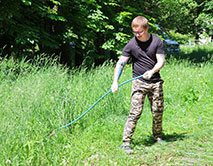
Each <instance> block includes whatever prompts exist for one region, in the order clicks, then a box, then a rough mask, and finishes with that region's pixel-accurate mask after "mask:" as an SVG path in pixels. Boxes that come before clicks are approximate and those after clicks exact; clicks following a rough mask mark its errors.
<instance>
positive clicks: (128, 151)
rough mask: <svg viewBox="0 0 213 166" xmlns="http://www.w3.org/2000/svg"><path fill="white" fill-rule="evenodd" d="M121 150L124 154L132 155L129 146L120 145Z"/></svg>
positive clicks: (132, 151)
mask: <svg viewBox="0 0 213 166" xmlns="http://www.w3.org/2000/svg"><path fill="white" fill-rule="evenodd" d="M121 149H124V151H125V153H126V154H132V153H134V150H132V149H131V148H130V146H124V145H122V146H121Z"/></svg>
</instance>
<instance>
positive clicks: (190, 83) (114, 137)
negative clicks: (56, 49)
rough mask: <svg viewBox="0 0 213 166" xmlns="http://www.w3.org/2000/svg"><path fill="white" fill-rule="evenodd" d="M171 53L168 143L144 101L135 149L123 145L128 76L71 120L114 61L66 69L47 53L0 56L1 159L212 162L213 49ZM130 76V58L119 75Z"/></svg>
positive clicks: (166, 75)
mask: <svg viewBox="0 0 213 166" xmlns="http://www.w3.org/2000/svg"><path fill="white" fill-rule="evenodd" d="M182 50H183V51H182V52H181V53H180V54H179V55H176V56H171V57H170V58H167V62H166V65H165V67H164V68H163V69H162V71H161V76H162V78H163V79H164V81H165V82H164V96H165V112H164V119H163V132H164V135H163V138H164V139H165V141H164V142H163V143H154V142H153V138H152V132H151V130H152V116H151V112H150V106H149V103H148V102H147V101H146V103H145V107H144V110H143V114H142V116H141V118H140V120H139V122H138V125H137V128H136V131H135V133H134V135H133V141H132V145H131V146H132V148H133V149H134V151H135V153H134V154H132V155H126V154H125V153H124V152H123V151H121V150H120V146H121V144H122V135H123V127H124V124H125V122H126V120H127V116H128V113H129V109H130V93H131V83H128V84H125V85H123V86H122V87H120V89H119V91H118V92H117V93H115V94H112V93H110V94H109V95H107V96H106V97H105V98H103V99H102V100H101V101H100V102H99V103H98V104H97V105H96V106H95V107H94V108H93V109H92V110H91V111H90V112H89V113H87V114H86V115H85V116H84V117H83V118H82V119H80V120H79V121H77V122H76V123H74V124H73V125H71V126H69V127H66V128H64V129H62V130H56V133H55V135H53V136H52V137H50V138H47V136H48V135H49V134H50V133H51V132H52V131H53V130H55V129H58V128H60V127H62V126H64V125H65V124H67V123H70V122H71V121H72V120H74V119H76V118H78V117H79V116H80V115H81V114H82V113H84V112H85V111H86V110H87V109H88V108H89V107H90V106H92V104H93V103H94V102H95V101H97V100H98V99H99V98H100V97H101V96H103V95H104V94H105V93H106V92H107V91H108V90H109V89H110V86H111V83H112V78H113V77H112V76H113V70H114V64H113V63H110V62H107V63H105V64H104V65H102V66H100V67H97V68H95V69H89V70H87V69H86V68H82V69H73V70H70V69H67V68H64V67H62V66H60V65H57V63H56V62H55V61H52V60H49V61H48V60H46V59H45V58H43V57H40V58H38V59H37V60H35V62H34V64H32V63H29V62H26V61H24V60H22V61H14V60H13V59H2V60H1V64H0V81H1V82H0V101H1V102H0V110H1V111H0V119H1V120H0V126H1V128H0V165H2V166H4V165H33V166H34V165H39V166H40V165H57V166H58V165H101V166H105V165H109V166H111V165H121V166H136V165H141V166H153V165H154V166H160V165H162V166H165V165H169V166H170V165H184V166H185V165H196V166H197V165H207V166H210V165H213V150H212V149H213V141H212V140H213V122H212V117H213V111H212V110H213V74H212V71H213V65H212V62H213V58H212V57H213V49H212V47H196V48H193V49H191V48H190V49H189V48H183V49H182ZM130 78H132V74H131V65H127V66H126V67H125V70H124V72H123V74H122V76H121V78H120V83H122V82H123V81H126V80H129V79H130Z"/></svg>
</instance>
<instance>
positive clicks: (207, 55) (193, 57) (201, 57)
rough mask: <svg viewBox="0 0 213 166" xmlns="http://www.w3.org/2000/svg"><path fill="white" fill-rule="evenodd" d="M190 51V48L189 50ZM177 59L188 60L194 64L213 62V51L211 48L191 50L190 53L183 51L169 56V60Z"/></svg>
mask: <svg viewBox="0 0 213 166" xmlns="http://www.w3.org/2000/svg"><path fill="white" fill-rule="evenodd" d="M189 49H190V48H189ZM172 57H173V58H176V59H177V60H188V61H190V62H192V63H195V64H196V63H205V62H213V58H212V57H213V49H212V48H211V47H201V46H200V47H196V48H191V51H190V52H188V53H187V52H185V51H181V52H180V53H176V54H169V55H167V58H168V59H170V58H172Z"/></svg>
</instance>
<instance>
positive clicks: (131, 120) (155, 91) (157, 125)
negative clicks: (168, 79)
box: [123, 79, 164, 146]
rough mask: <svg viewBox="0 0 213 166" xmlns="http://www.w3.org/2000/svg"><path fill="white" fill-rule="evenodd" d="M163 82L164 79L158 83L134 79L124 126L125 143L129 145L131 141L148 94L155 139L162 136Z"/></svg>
mask: <svg viewBox="0 0 213 166" xmlns="http://www.w3.org/2000/svg"><path fill="white" fill-rule="evenodd" d="M163 82H164V81H163V80H162V81H159V82H156V83H146V82H143V81H141V80H139V79H137V80H133V83H132V99H131V110H130V113H129V117H128V119H127V122H126V124H125V127H124V134H123V145H125V146H128V145H130V143H131V137H132V135H133V133H134V131H135V128H136V124H137V121H138V120H139V118H140V116H141V114H142V110H143V105H144V101H145V97H146V95H147V96H148V99H149V101H150V105H151V112H152V116H153V125H152V132H153V136H154V139H155V140H157V138H160V137H161V133H162V117H163V110H164V99H163Z"/></svg>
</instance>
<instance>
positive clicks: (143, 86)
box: [111, 16, 165, 153]
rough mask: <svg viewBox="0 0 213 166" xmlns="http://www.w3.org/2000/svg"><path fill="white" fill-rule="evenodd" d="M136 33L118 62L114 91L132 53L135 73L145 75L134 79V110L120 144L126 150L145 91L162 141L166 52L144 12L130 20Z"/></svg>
mask: <svg viewBox="0 0 213 166" xmlns="http://www.w3.org/2000/svg"><path fill="white" fill-rule="evenodd" d="M131 27H132V30H133V33H134V35H135V36H134V37H133V38H132V39H131V40H130V41H129V42H128V43H127V44H126V46H125V47H124V49H123V51H122V56H121V57H120V59H119V61H118V62H117V64H116V67H115V72H114V81H113V83H112V86H111V89H112V92H113V93H114V92H116V91H117V90H118V80H119V78H120V76H121V73H122V70H123V67H124V66H125V64H126V63H127V61H128V60H129V58H130V57H132V61H133V77H137V76H140V75H143V77H141V78H139V79H136V80H133V82H132V96H131V97H132V99H131V110H130V114H129V117H128V120H127V122H126V124H125V127H124V134H123V145H122V146H121V148H123V149H124V150H125V152H126V153H133V152H134V151H133V150H132V149H131V148H130V144H131V137H132V135H133V133H134V130H135V127H136V124H137V121H138V119H139V118H140V116H141V113H142V110H143V105H144V100H145V97H146V95H147V96H148V99H149V101H150V104H151V112H152V116H153V126H152V132H153V136H154V140H155V141H157V142H161V141H162V139H161V133H162V117H163V110H164V103H163V102H164V99H163V87H162V85H163V82H164V81H163V80H162V79H161V77H160V74H159V71H160V69H161V68H162V67H163V66H164V63H165V56H164V47H163V41H162V40H161V39H160V38H159V37H157V36H155V35H153V34H150V33H148V29H149V24H148V20H147V19H146V18H145V17H143V16H137V17H136V18H134V19H133V21H132V24H131Z"/></svg>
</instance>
